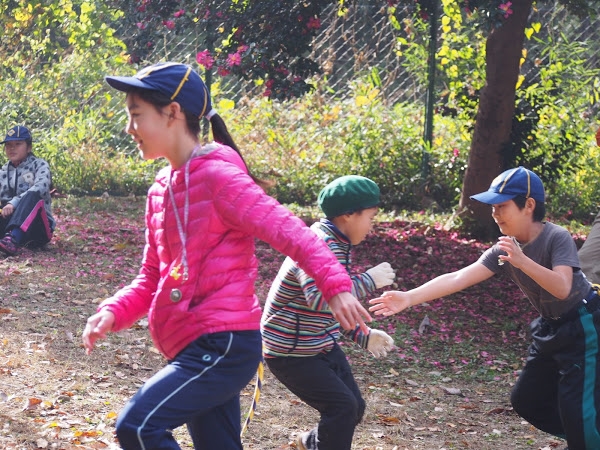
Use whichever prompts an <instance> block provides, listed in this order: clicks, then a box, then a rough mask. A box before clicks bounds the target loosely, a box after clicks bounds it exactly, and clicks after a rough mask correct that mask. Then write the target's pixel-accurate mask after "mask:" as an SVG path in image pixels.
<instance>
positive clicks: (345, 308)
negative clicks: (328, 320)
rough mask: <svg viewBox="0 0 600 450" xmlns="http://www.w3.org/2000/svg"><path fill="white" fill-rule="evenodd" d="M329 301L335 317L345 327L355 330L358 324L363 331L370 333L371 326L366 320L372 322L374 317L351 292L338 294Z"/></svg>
mask: <svg viewBox="0 0 600 450" xmlns="http://www.w3.org/2000/svg"><path fill="white" fill-rule="evenodd" d="M327 303H328V304H329V308H330V309H331V311H332V312H333V317H335V320H337V321H338V322H339V323H340V325H341V327H342V328H343V329H345V330H354V329H355V328H356V325H358V326H359V327H360V329H361V331H362V332H363V333H365V334H369V327H368V326H367V325H366V324H365V320H366V321H367V322H370V321H371V320H373V319H372V318H371V316H370V315H369V312H368V311H367V310H366V309H365V308H364V307H363V305H361V304H360V302H359V301H358V299H357V298H356V297H354V295H352V294H351V293H350V292H342V293H340V294H337V295H335V296H333V297H332V298H331V299H329V301H328V302H327Z"/></svg>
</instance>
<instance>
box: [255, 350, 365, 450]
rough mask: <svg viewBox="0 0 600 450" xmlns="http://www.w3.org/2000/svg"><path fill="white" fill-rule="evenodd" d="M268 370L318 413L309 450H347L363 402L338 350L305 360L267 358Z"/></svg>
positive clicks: (348, 368) (350, 443) (359, 417)
mask: <svg viewBox="0 0 600 450" xmlns="http://www.w3.org/2000/svg"><path fill="white" fill-rule="evenodd" d="M265 361H266V363H267V365H268V366H269V370H271V372H272V373H273V375H275V377H277V379H278V380H279V381H281V383H283V384H284V385H285V387H287V388H288V389H289V390H290V391H292V392H293V393H294V394H296V395H297V396H298V397H299V398H300V399H302V400H303V401H304V402H305V403H306V404H308V405H309V406H311V407H313V408H315V409H316V410H317V411H319V412H320V413H321V420H320V421H319V425H318V426H317V427H316V428H314V429H312V430H310V436H309V438H308V441H307V448H308V449H309V450H317V449H318V450H350V447H351V446H352V436H353V435H354V429H355V428H356V425H357V424H358V423H359V422H360V421H361V420H362V417H363V414H364V412H365V401H364V400H363V398H362V396H361V394H360V389H359V388H358V386H357V384H356V381H355V380H354V376H353V375H352V370H351V368H350V364H348V361H347V359H346V355H345V354H344V352H343V351H342V349H341V348H340V347H339V346H337V345H336V346H335V347H334V348H333V350H332V351H330V352H329V353H327V354H320V355H317V356H311V357H307V358H297V357H296V358H295V357H286V358H266V359H265Z"/></svg>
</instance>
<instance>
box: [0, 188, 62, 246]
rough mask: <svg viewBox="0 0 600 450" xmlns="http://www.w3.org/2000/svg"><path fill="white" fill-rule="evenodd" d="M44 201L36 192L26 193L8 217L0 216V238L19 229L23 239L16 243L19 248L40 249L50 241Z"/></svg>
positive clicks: (49, 228)
mask: <svg viewBox="0 0 600 450" xmlns="http://www.w3.org/2000/svg"><path fill="white" fill-rule="evenodd" d="M53 226H54V224H52V223H50V221H49V219H48V215H47V214H46V209H45V208H44V201H43V200H42V197H41V196H40V194H39V193H38V192H34V191H31V192H27V193H26V194H25V195H24V196H23V197H22V198H21V201H20V202H19V204H18V205H17V207H16V208H15V210H14V211H13V213H12V214H11V215H10V216H8V217H2V216H0V237H1V236H4V235H5V234H6V233H8V232H10V231H11V230H12V229H13V228H20V229H21V231H22V232H23V237H22V238H21V239H20V240H19V241H18V242H17V244H19V245H20V246H27V247H41V246H43V245H46V244H47V243H48V242H50V239H52V228H53Z"/></svg>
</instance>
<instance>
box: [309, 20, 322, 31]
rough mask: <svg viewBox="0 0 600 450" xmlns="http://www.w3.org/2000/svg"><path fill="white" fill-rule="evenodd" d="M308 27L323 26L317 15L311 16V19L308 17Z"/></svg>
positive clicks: (313, 28) (315, 28) (314, 28)
mask: <svg viewBox="0 0 600 450" xmlns="http://www.w3.org/2000/svg"><path fill="white" fill-rule="evenodd" d="M306 28H308V29H309V30H318V29H319V28H321V21H320V20H319V19H318V18H317V17H311V18H310V19H308V23H307V24H306Z"/></svg>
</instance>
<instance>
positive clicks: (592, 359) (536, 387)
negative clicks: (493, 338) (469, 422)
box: [511, 296, 600, 450]
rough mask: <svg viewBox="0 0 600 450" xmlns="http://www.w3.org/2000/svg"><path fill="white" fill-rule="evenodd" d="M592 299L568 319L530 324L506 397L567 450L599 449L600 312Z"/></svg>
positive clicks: (531, 421)
mask: <svg viewBox="0 0 600 450" xmlns="http://www.w3.org/2000/svg"><path fill="white" fill-rule="evenodd" d="M598 303H599V302H598V297H597V296H595V298H594V299H593V301H590V303H589V306H586V305H583V304H582V305H581V306H579V307H577V308H576V309H575V310H574V311H572V312H571V313H572V314H571V316H572V319H571V320H567V321H558V322H556V321H549V320H544V319H542V318H538V319H536V320H534V321H533V322H532V324H531V332H532V337H533V342H532V344H531V346H530V347H529V353H528V358H527V362H526V364H525V367H524V368H523V371H522V373H521V375H520V377H519V379H518V380H517V383H516V384H515V387H514V389H513V392H512V394H511V403H512V405H513V408H514V409H515V411H516V412H517V413H518V414H519V415H520V416H521V417H523V418H524V419H525V420H527V421H528V422H529V423H531V424H532V425H533V426H535V427H536V428H539V429H540V430H542V431H545V432H547V433H550V434H553V435H555V436H558V437H562V438H565V439H566V440H567V443H568V446H569V450H592V449H594V450H597V449H600V433H599V427H600V416H599V413H598V406H599V405H600V357H599V352H598V350H599V348H598V347H599V342H600V341H599V338H598V336H599V332H600V310H599V309H598Z"/></svg>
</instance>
